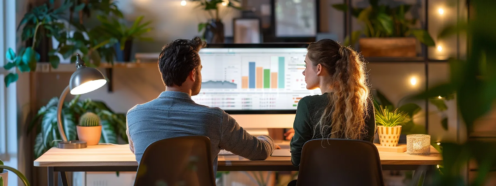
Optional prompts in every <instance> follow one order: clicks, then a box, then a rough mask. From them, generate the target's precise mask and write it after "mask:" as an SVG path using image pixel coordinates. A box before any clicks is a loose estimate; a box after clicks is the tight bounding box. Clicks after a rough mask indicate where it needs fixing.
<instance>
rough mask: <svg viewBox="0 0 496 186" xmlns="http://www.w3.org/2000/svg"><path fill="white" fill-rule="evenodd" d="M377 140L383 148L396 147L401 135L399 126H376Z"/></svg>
mask: <svg viewBox="0 0 496 186" xmlns="http://www.w3.org/2000/svg"><path fill="white" fill-rule="evenodd" d="M377 133H378V134H379V140H380V142H381V145H382V146H384V147H396V145H398V140H399V139H400V134H401V125H400V126H395V127H384V126H377Z"/></svg>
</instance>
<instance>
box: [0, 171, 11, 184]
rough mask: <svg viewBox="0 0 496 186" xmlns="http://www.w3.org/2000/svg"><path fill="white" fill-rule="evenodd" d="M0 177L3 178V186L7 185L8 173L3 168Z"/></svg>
mask: <svg viewBox="0 0 496 186" xmlns="http://www.w3.org/2000/svg"><path fill="white" fill-rule="evenodd" d="M0 177H2V179H3V186H7V185H8V182H9V179H8V178H9V174H8V172H7V170H5V169H4V170H3V172H2V173H0Z"/></svg>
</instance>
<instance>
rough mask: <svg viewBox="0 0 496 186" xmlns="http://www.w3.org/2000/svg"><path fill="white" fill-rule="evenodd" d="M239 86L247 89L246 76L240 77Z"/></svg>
mask: <svg viewBox="0 0 496 186" xmlns="http://www.w3.org/2000/svg"><path fill="white" fill-rule="evenodd" d="M241 88H242V89H248V76H242V77H241Z"/></svg>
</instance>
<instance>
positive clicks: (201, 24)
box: [198, 23, 208, 32]
mask: <svg viewBox="0 0 496 186" xmlns="http://www.w3.org/2000/svg"><path fill="white" fill-rule="evenodd" d="M207 24H208V23H198V32H201V31H202V30H203V29H204V28H205V27H206V26H207Z"/></svg>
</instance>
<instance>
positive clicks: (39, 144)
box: [34, 132, 47, 159]
mask: <svg viewBox="0 0 496 186" xmlns="http://www.w3.org/2000/svg"><path fill="white" fill-rule="evenodd" d="M46 151H47V148H45V145H44V144H43V134H42V133H41V132H40V133H38V135H36V139H35V141H34V157H35V159H36V158H39V157H40V156H41V155H43V153H45V152H46Z"/></svg>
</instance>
